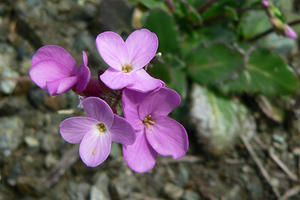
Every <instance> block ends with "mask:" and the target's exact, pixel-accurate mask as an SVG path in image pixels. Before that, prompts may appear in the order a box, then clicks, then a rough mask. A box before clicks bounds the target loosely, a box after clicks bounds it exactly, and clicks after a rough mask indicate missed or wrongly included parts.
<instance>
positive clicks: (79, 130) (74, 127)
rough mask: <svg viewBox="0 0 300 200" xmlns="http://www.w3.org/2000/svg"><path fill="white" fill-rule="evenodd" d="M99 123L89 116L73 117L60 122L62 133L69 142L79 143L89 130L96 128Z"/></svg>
mask: <svg viewBox="0 0 300 200" xmlns="http://www.w3.org/2000/svg"><path fill="white" fill-rule="evenodd" d="M97 123H98V122H97V120H95V119H92V118H89V117H71V118H68V119H65V120H64V121H62V122H61V123H60V126H59V128H60V134H61V136H62V138H63V139H64V140H65V141H67V142H69V143H72V144H75V143H79V142H80V141H81V140H82V138H83V136H84V135H85V134H86V133H87V132H90V131H92V130H93V129H95V124H97Z"/></svg>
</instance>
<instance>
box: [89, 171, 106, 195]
mask: <svg viewBox="0 0 300 200" xmlns="http://www.w3.org/2000/svg"><path fill="white" fill-rule="evenodd" d="M94 179H95V180H96V182H95V184H94V185H93V186H92V189H91V194H90V196H91V198H90V199H91V200H98V199H99V200H102V199H103V200H104V199H105V200H106V199H110V197H109V191H108V184H109V178H108V176H107V175H106V173H104V172H101V173H97V174H96V175H95V177H94Z"/></svg>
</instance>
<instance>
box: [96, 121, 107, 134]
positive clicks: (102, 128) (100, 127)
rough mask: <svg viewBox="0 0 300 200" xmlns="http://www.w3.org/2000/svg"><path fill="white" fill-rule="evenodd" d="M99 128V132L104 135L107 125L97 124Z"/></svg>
mask: <svg viewBox="0 0 300 200" xmlns="http://www.w3.org/2000/svg"><path fill="white" fill-rule="evenodd" d="M97 128H98V130H99V131H100V132H101V133H103V132H105V131H106V127H105V125H104V124H103V123H99V124H97Z"/></svg>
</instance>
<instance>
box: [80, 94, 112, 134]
mask: <svg viewBox="0 0 300 200" xmlns="http://www.w3.org/2000/svg"><path fill="white" fill-rule="evenodd" d="M82 105H83V108H84V110H85V112H86V114H87V115H88V116H89V117H91V118H94V119H96V120H98V122H102V123H104V124H105V126H107V128H108V129H109V128H110V127H111V126H112V124H113V120H114V114H113V112H112V110H111V108H110V107H109V105H108V104H107V103H106V102H105V101H103V100H102V99H100V98H98V97H88V98H85V99H84V100H83V101H82Z"/></svg>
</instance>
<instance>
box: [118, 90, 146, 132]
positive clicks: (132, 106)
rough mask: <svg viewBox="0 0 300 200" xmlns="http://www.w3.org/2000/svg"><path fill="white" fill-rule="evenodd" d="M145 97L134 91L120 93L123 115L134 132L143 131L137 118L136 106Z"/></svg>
mask: <svg viewBox="0 0 300 200" xmlns="http://www.w3.org/2000/svg"><path fill="white" fill-rule="evenodd" d="M146 97H147V94H145V93H140V92H136V91H134V90H129V89H124V90H123V93H122V106H123V113H124V116H125V118H126V119H127V120H128V122H129V123H130V124H131V125H132V127H133V128H134V129H135V130H142V129H144V125H143V124H142V121H141V119H140V118H139V113H138V106H139V104H140V103H141V102H142V101H143V100H144V99H145V98H146Z"/></svg>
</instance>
